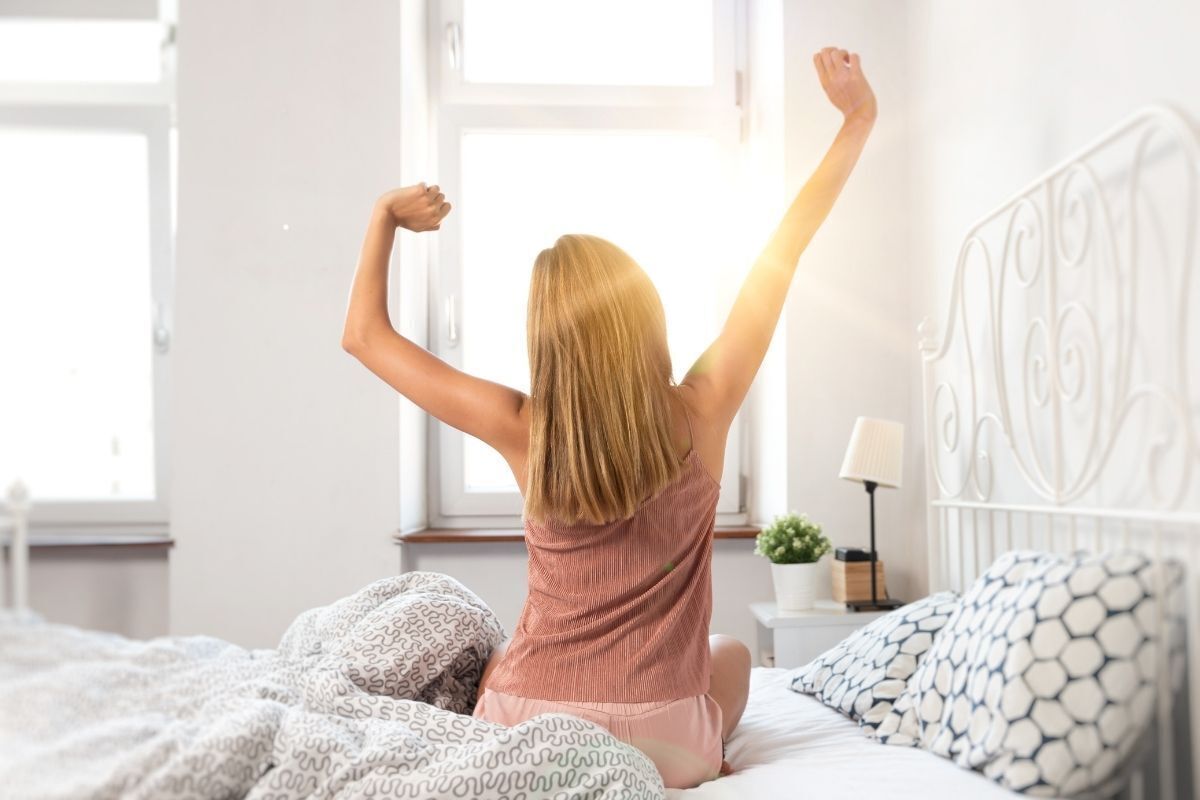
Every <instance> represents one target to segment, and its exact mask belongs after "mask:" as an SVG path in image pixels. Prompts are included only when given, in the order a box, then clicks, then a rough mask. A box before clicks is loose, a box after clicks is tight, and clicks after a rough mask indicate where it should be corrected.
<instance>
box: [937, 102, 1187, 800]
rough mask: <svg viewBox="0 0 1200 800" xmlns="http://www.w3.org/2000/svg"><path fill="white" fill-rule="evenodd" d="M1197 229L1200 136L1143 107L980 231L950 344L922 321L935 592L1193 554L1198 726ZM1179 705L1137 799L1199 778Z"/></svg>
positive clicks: (1171, 697)
mask: <svg viewBox="0 0 1200 800" xmlns="http://www.w3.org/2000/svg"><path fill="white" fill-rule="evenodd" d="M1198 235H1200V137H1198V136H1197V133H1196V129H1195V128H1194V127H1193V126H1192V124H1191V123H1190V122H1188V121H1187V120H1186V119H1185V118H1184V117H1182V116H1181V115H1179V114H1178V113H1176V112H1174V111H1172V110H1171V109H1169V108H1165V107H1159V106H1155V107H1149V108H1146V109H1143V110H1141V111H1139V112H1137V113H1136V114H1134V115H1132V116H1131V117H1129V118H1128V119H1127V120H1125V121H1124V122H1122V123H1120V124H1119V125H1117V126H1115V127H1114V128H1113V129H1111V130H1110V131H1108V132H1107V133H1105V134H1104V135H1103V136H1101V137H1099V138H1098V139H1097V140H1095V141H1094V142H1093V143H1092V144H1090V145H1088V146H1087V147H1085V148H1083V149H1082V150H1080V151H1079V152H1078V153H1076V154H1075V155H1073V156H1071V157H1070V158H1068V159H1067V160H1065V161H1063V162H1062V163H1060V164H1059V165H1058V166H1056V167H1054V168H1053V169H1051V170H1049V171H1047V172H1046V173H1044V174H1043V175H1042V176H1041V177H1039V178H1038V179H1036V180H1035V181H1033V182H1032V183H1030V184H1029V185H1028V186H1026V187H1025V188H1024V189H1023V190H1021V191H1020V192H1018V193H1017V194H1016V195H1015V196H1013V197H1012V198H1011V199H1009V200H1008V201H1007V202H1005V203H1004V204H1002V205H1001V206H999V207H998V208H997V209H996V210H994V211H993V212H991V213H990V214H988V215H987V216H985V217H984V218H982V219H981V220H979V222H977V223H976V224H975V225H974V226H972V227H971V228H970V230H968V231H967V234H966V236H965V237H964V239H963V243H962V246H961V248H960V250H959V255H958V259H957V264H956V267H955V270H954V277H953V281H952V284H951V287H950V293H949V297H948V309H949V310H948V313H947V314H946V317H945V322H944V325H943V326H942V330H943V331H944V336H941V337H939V336H938V331H937V330H936V328H935V326H934V325H933V324H932V323H931V322H930V321H929V320H928V319H927V320H926V321H925V322H923V323H922V325H921V328H920V349H921V352H922V356H923V359H922V360H923V390H924V409H923V411H924V426H925V431H924V435H925V460H926V465H925V476H926V486H927V491H928V495H929V497H928V500H929V503H928V514H927V523H928V557H929V564H928V567H929V582H930V591H937V590H940V589H945V588H951V589H958V590H962V589H963V588H964V587H965V586H966V585H967V584H969V582H970V581H971V580H973V579H974V578H975V577H976V576H977V575H978V574H979V573H980V572H981V571H982V570H983V569H984V568H985V567H986V566H987V564H989V563H991V561H992V560H993V559H994V558H995V557H996V556H997V555H999V554H1000V553H1001V552H1004V551H1005V550H1009V549H1014V548H1033V549H1039V550H1049V551H1058V552H1072V551H1075V550H1081V549H1082V550H1102V549H1112V548H1116V547H1127V548H1128V547H1132V548H1135V549H1140V550H1143V551H1146V552H1149V553H1153V554H1154V555H1155V556H1156V557H1173V558H1177V559H1179V560H1180V561H1181V562H1183V563H1184V564H1187V565H1188V573H1189V574H1188V576H1187V585H1186V593H1185V594H1184V597H1186V608H1187V611H1188V616H1187V619H1186V655H1187V658H1186V665H1184V664H1183V663H1182V659H1181V663H1179V664H1176V665H1173V666H1170V667H1168V666H1164V667H1163V669H1164V670H1167V669H1172V670H1173V671H1174V672H1175V675H1174V678H1175V680H1173V681H1166V680H1164V681H1163V682H1162V683H1163V685H1164V686H1170V685H1171V684H1174V685H1175V686H1176V687H1178V686H1179V684H1181V683H1186V685H1185V686H1184V687H1183V688H1184V689H1185V690H1186V694H1185V695H1183V696H1186V697H1188V701H1187V702H1188V704H1190V709H1189V711H1190V713H1189V714H1187V715H1186V716H1189V717H1190V720H1191V723H1190V724H1189V725H1188V728H1189V730H1190V731H1196V730H1200V728H1198V726H1197V724H1196V721H1197V720H1200V649H1198V647H1197V637H1198V634H1200V624H1198V620H1197V616H1198V615H1197V613H1196V609H1197V608H1198V607H1200V606H1198V600H1200V592H1198V589H1200V583H1198V582H1197V570H1198V569H1200V319H1193V317H1195V316H1200V274H1198V271H1197V264H1196V262H1197V260H1198V258H1200V253H1198V246H1200V243H1198V242H1197V237H1198ZM1164 625H1165V622H1164ZM1160 641H1162V640H1160ZM1181 650H1182V646H1181ZM1163 662H1164V665H1165V664H1166V663H1167V659H1163ZM1163 677H1164V678H1165V677H1166V675H1165V674H1164V676H1163ZM1183 677H1186V678H1187V680H1186V681H1183ZM1180 696H1181V695H1179V694H1178V693H1177V692H1172V691H1171V690H1168V689H1164V691H1163V692H1162V693H1161V696H1160V698H1159V709H1158V710H1159V711H1160V714H1159V717H1160V720H1159V730H1158V732H1157V733H1158V745H1159V747H1158V750H1159V752H1158V754H1157V756H1156V758H1157V759H1158V765H1157V769H1154V770H1149V771H1148V772H1149V773H1152V774H1147V775H1144V776H1142V777H1141V778H1140V779H1139V780H1141V781H1142V782H1141V783H1139V784H1137V785H1136V786H1137V787H1138V788H1137V791H1134V792H1133V793H1134V794H1135V795H1136V794H1138V793H1143V792H1144V793H1145V794H1146V796H1160V797H1164V798H1168V797H1182V796H1184V795H1182V794H1178V792H1179V791H1180V790H1183V791H1185V792H1189V790H1188V789H1187V788H1186V787H1188V786H1192V787H1200V747H1198V746H1197V740H1198V739H1200V737H1197V736H1190V737H1188V736H1186V733H1187V732H1185V737H1184V738H1183V739H1182V740H1180V737H1179V736H1178V735H1176V732H1175V731H1172V730H1170V729H1168V727H1167V726H1168V724H1170V723H1169V722H1168V720H1169V719H1170V718H1171V713H1170V711H1171V709H1172V704H1173V703H1175V702H1176V701H1177V700H1178V698H1179V697H1180ZM1189 751H1190V755H1191V758H1190V759H1189V758H1188V757H1187V756H1188V754H1189ZM1176 755H1178V757H1176ZM1194 769H1195V770H1197V772H1196V773H1195V774H1193V772H1192V770H1194ZM1188 796H1190V793H1189V794H1188Z"/></svg>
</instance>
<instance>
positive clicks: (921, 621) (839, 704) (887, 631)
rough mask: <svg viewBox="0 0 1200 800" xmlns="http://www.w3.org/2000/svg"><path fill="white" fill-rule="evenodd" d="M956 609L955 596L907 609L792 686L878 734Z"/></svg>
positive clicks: (836, 650)
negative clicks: (919, 664) (877, 729)
mask: <svg viewBox="0 0 1200 800" xmlns="http://www.w3.org/2000/svg"><path fill="white" fill-rule="evenodd" d="M957 607H958V595H957V594H955V593H954V592H941V593H939V594H935V595H931V596H930V597H925V598H923V599H921V600H917V601H916V602H913V603H909V604H908V605H906V606H902V607H901V608H898V609H896V610H895V611H893V612H891V613H889V614H887V615H885V616H882V617H880V618H879V619H876V620H874V621H873V622H871V623H870V624H868V625H865V626H864V627H862V628H860V629H858V630H857V631H855V632H854V633H852V634H851V635H850V636H848V637H846V639H845V640H843V641H842V642H841V643H839V644H838V645H836V646H835V647H832V648H830V649H829V650H827V651H826V652H824V653H822V654H821V655H820V656H818V657H817V658H815V659H813V660H812V661H811V662H809V663H808V664H806V665H805V666H803V667H799V668H797V669H796V670H795V671H794V673H793V674H792V677H791V680H790V682H789V684H788V686H789V688H790V689H792V690H793V691H796V692H803V693H805V694H811V695H814V696H816V697H817V699H819V700H820V701H821V702H822V703H824V704H825V705H827V706H830V707H831V708H836V709H837V710H839V711H841V712H842V713H843V714H845V715H846V716H848V717H850V718H851V719H854V720H858V722H859V724H860V725H861V726H862V727H863V728H865V729H868V730H869V729H873V728H874V727H875V726H876V725H878V724H879V722H880V720H882V719H883V718H884V717H885V716H887V713H888V712H889V711H891V709H892V702H893V701H894V700H895V699H896V698H897V697H899V696H900V693H901V692H902V691H903V690H904V686H905V683H906V682H907V681H908V679H909V677H910V676H911V675H912V674H913V673H914V672H916V670H917V665H918V663H920V660H921V657H922V656H923V655H924V654H925V652H926V651H927V650H929V648H930V646H931V645H932V644H933V640H934V635H935V634H936V633H937V632H938V631H939V630H940V629H941V628H942V626H943V625H945V624H946V623H947V622H948V621H949V620H950V615H951V614H952V613H953V611H954V610H955V608H957Z"/></svg>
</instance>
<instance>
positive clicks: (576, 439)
mask: <svg viewBox="0 0 1200 800" xmlns="http://www.w3.org/2000/svg"><path fill="white" fill-rule="evenodd" d="M528 340H529V370H530V378H531V380H530V390H531V391H530V395H531V398H530V399H531V412H532V413H531V422H530V432H529V460H528V471H527V476H526V477H527V480H526V493H525V514H526V516H528V517H530V518H532V519H535V520H539V521H542V520H545V519H546V518H550V517H552V518H554V519H557V520H561V521H564V522H567V523H575V522H585V523H594V524H600V523H604V522H610V521H613V520H617V519H626V518H628V517H630V516H632V515H633V513H634V512H635V511H636V510H637V508H638V506H639V505H641V503H642V502H643V501H644V500H646V499H647V498H648V497H651V496H653V495H654V494H656V493H657V492H658V491H659V490H660V489H661V488H663V487H664V486H666V485H667V484H668V483H670V482H671V481H672V480H674V479H675V478H676V477H677V476H678V474H679V471H680V468H681V467H680V463H679V457H678V455H677V454H676V452H675V449H676V448H675V445H674V444H673V443H672V441H671V424H670V422H671V410H670V397H669V394H670V391H671V390H670V387H671V385H673V384H674V378H673V376H672V370H671V354H670V352H669V350H668V349H667V325H666V316H665V315H664V313H663V306H662V301H661V300H660V299H659V296H658V292H657V291H656V290H655V288H654V284H653V283H651V282H650V278H649V276H648V275H646V273H645V271H644V270H643V269H642V268H641V267H640V266H639V265H638V264H637V262H636V261H634V260H633V259H632V258H630V256H629V255H628V254H627V253H626V252H625V251H624V250H622V249H621V248H619V247H617V246H616V245H614V244H613V243H612V242H609V241H606V240H605V239H601V238H599V237H597V236H587V235H582V234H568V235H565V236H562V237H560V238H559V239H558V241H556V242H555V243H554V246H553V247H551V248H548V249H546V250H543V251H542V252H541V253H540V254H538V257H537V260H536V261H535V262H534V265H533V275H532V278H531V279H530V282H529V315H528Z"/></svg>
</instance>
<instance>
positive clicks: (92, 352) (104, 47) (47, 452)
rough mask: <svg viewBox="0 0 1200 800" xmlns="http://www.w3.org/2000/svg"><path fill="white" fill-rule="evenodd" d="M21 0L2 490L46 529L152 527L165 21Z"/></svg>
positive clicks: (1, 406) (4, 34) (0, 288)
mask: <svg viewBox="0 0 1200 800" xmlns="http://www.w3.org/2000/svg"><path fill="white" fill-rule="evenodd" d="M18 8H20V9H22V10H23V11H24V12H25V13H27V14H28V13H41V12H42V11H43V10H44V11H45V13H46V14H47V16H43V17H30V16H15V14H19V13H21V12H20V11H16V12H11V13H10V14H6V13H5V12H4V11H0V175H2V176H3V180H2V181H0V364H3V365H4V367H3V369H4V391H3V392H0V488H3V487H5V486H7V485H8V484H9V483H10V482H12V481H13V480H17V479H19V480H22V481H24V482H25V483H26V484H27V485H28V486H29V488H30V490H31V492H32V494H33V497H34V500H35V507H34V517H33V522H34V524H35V525H38V526H41V527H66V528H73V527H78V526H83V525H87V526H89V527H92V526H96V525H111V526H114V527H115V526H120V527H122V528H129V527H134V528H136V527H137V526H140V525H155V526H157V527H159V528H161V527H162V526H163V525H164V524H165V523H166V521H167V511H166V477H167V476H166V470H165V466H166V449H165V441H166V437H165V435H164V434H163V431H164V430H165V425H166V406H165V400H166V353H167V345H168V343H169V337H168V335H167V329H166V324H167V319H168V316H169V310H170V308H169V298H170V278H171V251H172V246H171V241H172V226H173V222H172V208H171V205H172V203H171V175H170V173H171V163H172V161H171V155H170V151H171V128H170V109H171V96H172V69H171V62H170V58H169V56H170V52H169V48H168V47H167V44H168V41H169V38H170V36H169V34H170V31H171V27H170V25H169V23H168V22H167V21H166V20H164V19H163V18H160V16H159V14H158V9H157V7H156V6H155V4H153V3H147V2H131V1H130V0H126V2H114V3H108V4H96V3H92V4H88V3H73V2H70V0H56V2H49V3H46V4H45V7H44V9H43V7H41V6H31V5H29V4H24V5H22V4H18ZM106 13H107V14H108V15H109V16H107V17H105V16H104V14H106ZM73 14H78V15H79V16H78V17H76V16H72V15H73ZM89 15H90V16H89Z"/></svg>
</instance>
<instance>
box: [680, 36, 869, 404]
mask: <svg viewBox="0 0 1200 800" xmlns="http://www.w3.org/2000/svg"><path fill="white" fill-rule="evenodd" d="M813 63H814V64H815V66H816V70H817V75H818V77H819V78H820V81H821V87H822V88H823V89H824V90H825V94H826V95H827V96H828V97H829V99H830V101H831V102H832V103H833V105H834V106H836V107H837V109H838V110H839V111H841V112H842V115H843V123H842V127H841V130H839V131H838V134H837V137H836V138H835V139H834V140H833V144H832V145H831V146H830V148H829V151H828V152H827V153H826V154H825V157H824V158H823V159H822V160H821V163H820V165H819V166H818V167H817V169H816V171H815V172H813V174H812V177H810V178H809V179H808V182H807V183H805V184H804V187H803V188H802V189H801V190H800V193H799V194H798V195H796V199H795V200H794V201H793V202H792V205H791V207H789V208H788V210H787V213H786V214H785V215H784V217H783V221H782V222H781V223H780V224H779V227H778V228H777V229H776V230H775V233H774V234H773V235H772V236H771V239H770V241H768V242H767V245H766V247H764V248H763V250H762V253H761V254H760V255H759V256H758V259H757V260H756V261H755V262H754V265H753V267H751V269H750V273H749V275H747V276H746V280H745V282H744V283H743V284H742V288H741V291H740V292H738V296H737V299H736V300H735V301H734V305H733V308H732V310H731V311H730V312H729V318H728V319H727V320H726V322H725V326H724V328H722V330H721V333H720V335H719V336H718V337H717V340H716V341H715V342H713V344H712V345H711V346H710V347H709V348H708V349H707V350H706V351H705V352H704V353H703V354H702V355H701V356H700V358H699V359H697V361H696V363H695V365H693V366H692V368H691V370H689V371H688V374H687V376H686V377H685V378H684V379H683V383H685V384H689V385H691V386H692V387H693V388H694V390H695V391H696V393H697V395H698V396H699V398H700V402H701V403H702V405H703V406H704V410H705V411H706V412H707V414H708V415H709V417H710V418H711V419H713V420H714V421H720V422H723V423H726V424H727V423H730V422H732V420H733V417H734V415H735V414H736V413H737V411H738V408H740V407H741V405H742V401H743V400H744V399H745V397H746V393H747V392H748V391H749V390H750V384H751V383H752V382H753V380H754V376H755V375H756V374H757V373H758V368H759V366H761V364H762V361H763V358H764V357H765V356H766V353H767V346H768V345H769V344H770V343H771V337H772V336H773V335H774V333H775V327H776V325H777V323H778V322H779V315H780V313H781V312H782V310H783V303H784V299H785V298H786V297H787V291H788V286H789V285H790V284H791V281H792V275H793V274H794V273H795V271H796V265H797V263H798V261H799V259H800V254H801V253H803V252H804V248H805V247H807V246H808V243H809V241H810V240H811V239H812V237H813V234H815V233H816V232H817V229H818V228H819V227H821V223H822V222H824V221H825V217H826V216H828V214H829V210H830V209H831V208H833V203H834V201H835V200H837V197H838V195H839V194H840V193H841V191H842V187H843V186H844V185H845V183H846V179H847V178H848V177H850V172H851V170H853V169H854V165H855V164H856V163H857V162H858V156H859V154H860V153H861V152H862V149H863V145H864V144H865V143H866V141H867V136H868V134H869V133H870V132H871V127H872V126H873V125H874V123H875V95H874V94H873V93H872V91H871V87H870V85H869V84H868V83H867V79H866V77H865V76H864V75H863V73H862V68H861V66H860V64H859V58H858V55H857V54H856V53H847V52H846V51H845V50H839V49H837V48H834V47H827V48H825V49H824V50H821V51H820V52H819V53H817V54H815V55H814V56H813Z"/></svg>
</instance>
